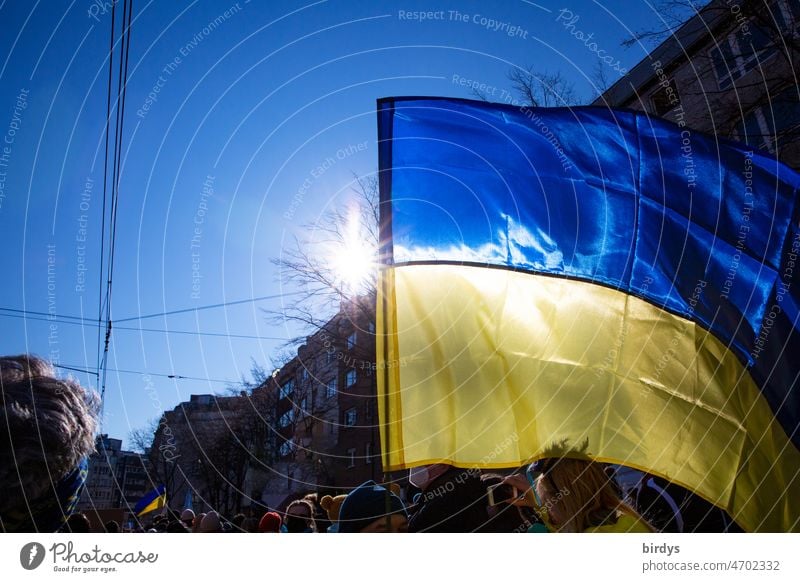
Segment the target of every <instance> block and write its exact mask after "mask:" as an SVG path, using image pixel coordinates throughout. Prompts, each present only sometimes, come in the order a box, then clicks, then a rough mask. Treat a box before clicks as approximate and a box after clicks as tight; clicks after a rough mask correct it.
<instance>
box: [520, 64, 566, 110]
mask: <svg viewBox="0 0 800 582" xmlns="http://www.w3.org/2000/svg"><path fill="white" fill-rule="evenodd" d="M508 80H509V81H511V86H512V89H513V90H514V92H516V93H517V95H519V97H520V99H521V100H522V102H523V103H522V104H523V105H526V106H528V107H566V106H568V105H577V104H578V103H579V99H578V98H577V96H576V94H575V86H574V85H573V83H572V82H570V81H568V80H567V79H566V78H565V77H564V76H563V75H562V74H561V73H560V72H555V73H549V72H547V71H537V70H536V69H535V68H534V67H533V66H528V67H526V68H513V69H511V70H510V71H509V72H508Z"/></svg>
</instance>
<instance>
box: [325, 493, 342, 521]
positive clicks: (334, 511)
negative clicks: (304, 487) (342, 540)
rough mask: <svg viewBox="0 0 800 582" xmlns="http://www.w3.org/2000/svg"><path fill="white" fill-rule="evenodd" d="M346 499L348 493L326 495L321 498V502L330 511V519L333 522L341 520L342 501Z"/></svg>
mask: <svg viewBox="0 0 800 582" xmlns="http://www.w3.org/2000/svg"><path fill="white" fill-rule="evenodd" d="M345 499H347V495H337V496H336V497H331V496H330V495H326V496H325V497H323V498H322V499H320V501H319V504H320V505H321V506H322V509H324V510H325V511H326V512H327V513H328V519H329V520H331V522H333V523H336V522H337V521H339V511H341V509H342V503H344V500H345Z"/></svg>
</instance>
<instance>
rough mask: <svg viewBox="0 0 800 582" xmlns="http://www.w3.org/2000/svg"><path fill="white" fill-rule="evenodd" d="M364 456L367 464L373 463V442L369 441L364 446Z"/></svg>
mask: <svg viewBox="0 0 800 582" xmlns="http://www.w3.org/2000/svg"><path fill="white" fill-rule="evenodd" d="M364 458H365V459H366V461H367V465H371V464H372V443H367V444H366V446H365V447H364Z"/></svg>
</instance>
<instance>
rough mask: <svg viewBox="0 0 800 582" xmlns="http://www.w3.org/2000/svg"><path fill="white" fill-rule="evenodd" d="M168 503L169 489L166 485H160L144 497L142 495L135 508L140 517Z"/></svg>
mask: <svg viewBox="0 0 800 582" xmlns="http://www.w3.org/2000/svg"><path fill="white" fill-rule="evenodd" d="M166 504H167V489H166V487H164V485H159V486H158V487H156V488H155V489H153V490H152V491H150V492H149V493H147V494H146V495H145V496H144V497H142V498H141V499H140V500H139V502H138V503H137V504H136V507H134V508H133V512H134V513H135V514H136V517H140V516H142V515H145V514H147V513H150V512H151V511H156V510H157V509H161V508H162V507H164V506H165V505H166Z"/></svg>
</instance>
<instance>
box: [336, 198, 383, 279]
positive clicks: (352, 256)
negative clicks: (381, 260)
mask: <svg viewBox="0 0 800 582" xmlns="http://www.w3.org/2000/svg"><path fill="white" fill-rule="evenodd" d="M343 234H344V237H343V240H342V243H341V244H339V245H337V246H336V248H335V249H334V252H333V268H334V272H335V273H336V277H337V279H338V280H339V283H340V284H341V286H342V287H343V289H344V290H345V291H346V292H347V293H359V292H360V291H361V290H363V289H364V287H366V286H367V285H368V284H369V283H370V282H371V281H372V279H373V278H374V270H375V248H374V247H373V246H372V245H370V244H369V243H368V242H367V241H365V240H364V238H363V236H362V232H361V221H360V220H359V216H358V213H357V212H351V213H350V216H349V217H348V221H347V224H346V225H345V229H344V233H343Z"/></svg>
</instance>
